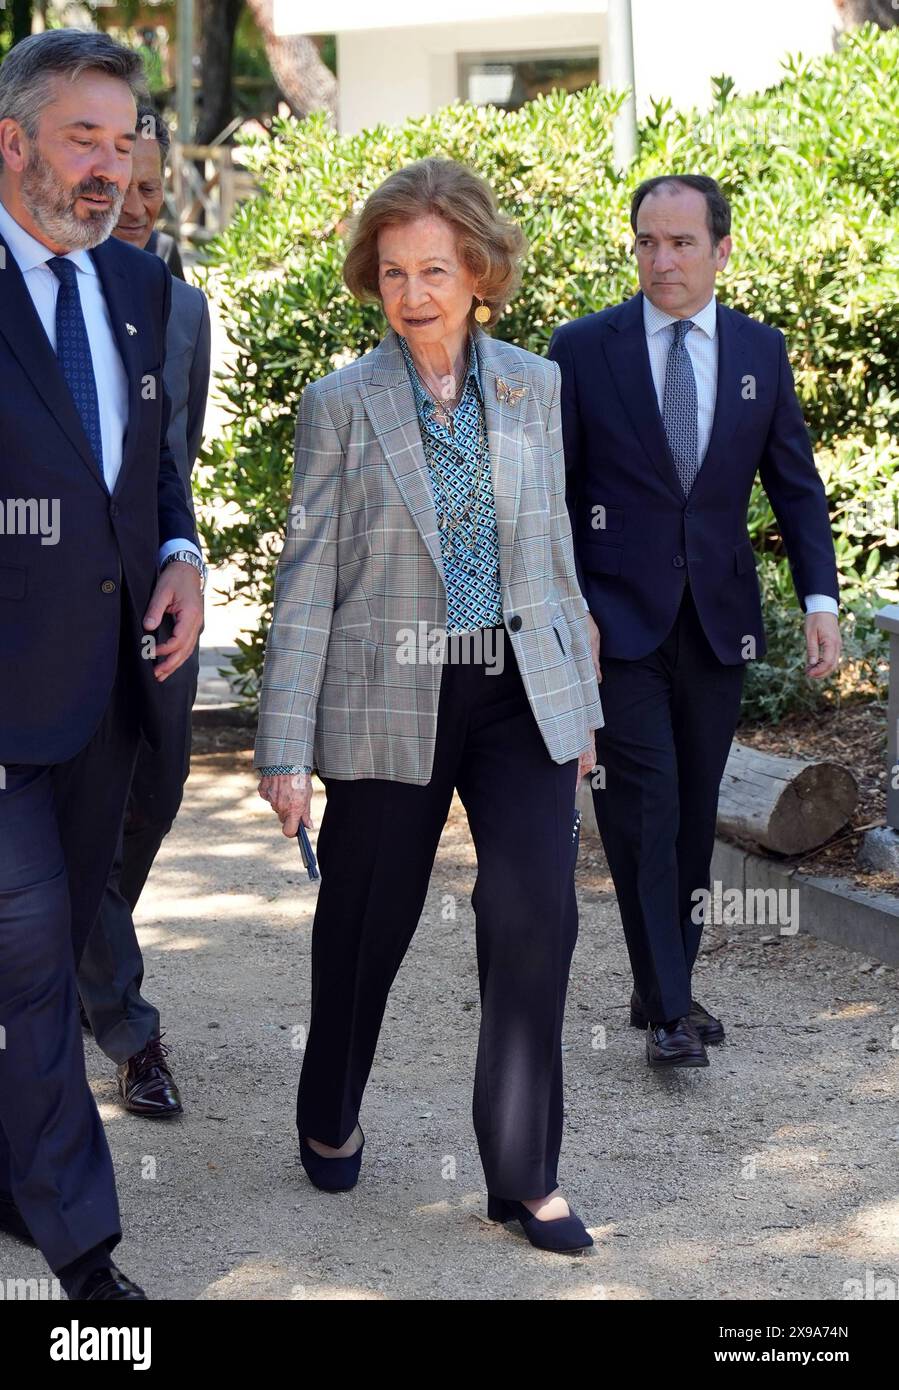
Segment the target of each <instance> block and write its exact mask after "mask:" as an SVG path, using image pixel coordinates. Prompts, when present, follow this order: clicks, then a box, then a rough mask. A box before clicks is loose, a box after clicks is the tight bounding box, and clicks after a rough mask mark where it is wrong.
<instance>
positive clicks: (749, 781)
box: [718, 740, 858, 854]
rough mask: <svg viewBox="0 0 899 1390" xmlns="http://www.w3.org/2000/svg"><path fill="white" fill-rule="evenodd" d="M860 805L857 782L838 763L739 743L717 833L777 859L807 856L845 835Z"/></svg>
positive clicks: (720, 801)
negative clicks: (787, 755) (839, 833)
mask: <svg viewBox="0 0 899 1390" xmlns="http://www.w3.org/2000/svg"><path fill="white" fill-rule="evenodd" d="M857 803H858V786H857V785H856V781H855V778H854V777H853V776H852V773H851V772H849V770H848V769H847V768H845V767H841V766H840V764H839V763H830V762H807V761H806V760H805V759H803V758H783V757H781V756H779V754H776V753H763V752H761V751H760V750H759V749H757V748H749V747H747V746H746V744H743V743H737V742H736V740H734V742H733V744H732V745H731V750H730V754H729V756H728V759H727V766H726V767H725V769H724V776H723V777H722V779H721V790H720V792H719V794H718V832H719V834H721V835H724V836H726V837H727V838H728V839H732V840H742V841H748V842H749V843H751V844H754V845H759V846H761V848H763V849H767V850H772V851H773V852H774V853H775V854H804V853H805V852H806V851H807V850H810V849H817V847H818V845H823V844H824V842H825V840H829V839H830V837H831V836H832V835H835V834H836V833H837V831H838V830H841V829H842V828H843V826H844V825H846V823H847V822H848V821H849V819H850V818H851V816H852V813H853V811H854V810H855V807H856V805H857Z"/></svg>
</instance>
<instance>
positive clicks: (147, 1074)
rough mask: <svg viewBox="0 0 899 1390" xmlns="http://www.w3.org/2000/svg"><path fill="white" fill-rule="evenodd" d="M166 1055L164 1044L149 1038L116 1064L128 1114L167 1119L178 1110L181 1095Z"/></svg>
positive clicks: (157, 1039)
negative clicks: (139, 1047) (137, 1049)
mask: <svg viewBox="0 0 899 1390" xmlns="http://www.w3.org/2000/svg"><path fill="white" fill-rule="evenodd" d="M167 1055H168V1048H167V1047H166V1046H165V1044H164V1043H163V1042H162V1041H161V1040H160V1038H159V1037H155V1038H151V1039H150V1041H149V1042H148V1043H147V1045H146V1047H145V1048H144V1050H143V1052H137V1053H135V1055H134V1056H133V1057H129V1058H128V1061H127V1062H123V1063H122V1065H121V1066H120V1067H117V1068H116V1076H117V1078H118V1083H119V1092H120V1094H121V1097H122V1100H123V1101H124V1103H125V1109H126V1110H130V1112H131V1114H132V1115H145V1116H148V1117H149V1118H150V1119H165V1120H169V1119H172V1118H173V1116H175V1115H180V1114H181V1110H182V1106H181V1096H180V1095H179V1094H178V1087H177V1086H176V1085H175V1078H174V1077H173V1076H172V1073H171V1071H170V1070H169V1065H168V1062H167V1061H166V1060H165V1059H166V1056H167Z"/></svg>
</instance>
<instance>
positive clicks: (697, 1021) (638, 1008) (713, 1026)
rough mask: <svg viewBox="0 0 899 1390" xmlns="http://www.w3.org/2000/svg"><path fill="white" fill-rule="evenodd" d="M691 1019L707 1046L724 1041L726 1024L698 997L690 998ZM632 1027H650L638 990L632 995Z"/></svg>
mask: <svg viewBox="0 0 899 1390" xmlns="http://www.w3.org/2000/svg"><path fill="white" fill-rule="evenodd" d="M689 1019H690V1022H691V1023H692V1024H693V1027H694V1028H695V1029H696V1031H697V1033H698V1034H699V1036H700V1037H701V1038H702V1041H703V1042H704V1043H705V1045H706V1047H708V1046H709V1044H711V1043H720V1042H724V1036H725V1034H724V1024H723V1023H722V1022H721V1020H720V1018H715V1016H714V1014H710V1013H709V1011H708V1009H704V1008H703V1006H702V1005H701V1004H700V1002H699V1000H698V999H691V1000H690V1013H689ZM631 1027H632V1028H641V1029H642V1028H648V1027H649V1019H648V1018H647V1017H646V1014H645V1013H644V1012H643V1005H642V1004H641V1003H640V1000H639V999H638V998H637V995H636V991H635V992H634V993H633V994H632V995H631Z"/></svg>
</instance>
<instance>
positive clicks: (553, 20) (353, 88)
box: [274, 0, 835, 131]
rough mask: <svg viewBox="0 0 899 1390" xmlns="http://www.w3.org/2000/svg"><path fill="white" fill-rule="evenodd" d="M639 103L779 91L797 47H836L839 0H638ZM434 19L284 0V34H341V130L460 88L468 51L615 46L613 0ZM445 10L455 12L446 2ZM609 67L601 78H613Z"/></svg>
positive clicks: (464, 11) (496, 6)
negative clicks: (724, 88) (732, 91)
mask: <svg viewBox="0 0 899 1390" xmlns="http://www.w3.org/2000/svg"><path fill="white" fill-rule="evenodd" d="M632 7H633V28H634V66H635V74H636V88H637V105H638V110H639V111H640V113H641V114H644V113H645V112H646V111H647V110H648V109H649V104H650V99H651V98H652V97H656V98H658V97H665V96H667V97H669V98H670V100H671V101H672V103H673V104H674V105H675V106H700V107H702V106H706V105H707V104H708V101H709V97H710V94H711V85H710V83H711V78H712V77H713V76H716V75H718V74H719V73H722V72H726V73H729V74H730V76H732V77H733V78H734V79H735V81H736V83H737V87H738V89H739V90H741V91H752V90H755V89H758V88H762V87H767V86H770V85H771V83H773V82H776V81H777V79H778V76H779V74H780V65H781V60H782V59H783V57H784V56H785V55H786V54H787V53H796V52H802V53H803V54H804V55H805V56H807V57H810V56H814V55H816V54H819V53H826V52H830V51H831V49H832V46H833V31H834V27H835V9H834V7H833V5H832V4H830V3H828V0H752V3H751V4H741V3H739V0H632ZM451 8H452V13H453V16H454V22H453V23H452V24H441V23H437V22H434V19H436V17H437V16H439V14H440V9H439V8H438V7H437V6H432V7H431V8H430V9H425V7H424V5H423V4H422V0H375V3H374V4H373V3H372V0H275V12H274V14H275V27H276V32H279V33H291V32H293V33H296V32H303V33H336V34H337V67H338V79H339V84H340V117H339V119H340V128H341V129H342V130H344V131H355V130H359V129H361V128H362V127H364V126H370V125H376V124H377V123H378V122H386V123H388V124H397V123H399V122H401V121H403V120H405V119H406V117H408V116H420V115H424V114H426V113H427V112H430V111H435V110H437V108H438V107H440V106H444V105H445V104H446V103H447V102H450V101H454V100H456V99H457V98H458V97H459V95H460V90H459V78H458V65H457V54H459V53H480V52H488V53H489V52H496V53H497V54H498V55H501V54H503V53H506V54H508V53H510V52H522V51H535V52H538V53H543V54H546V53H550V52H552V51H553V50H554V49H561V48H588V47H593V48H596V47H598V48H599V49H600V62H601V65H602V61H603V52H604V50H605V46H606V22H607V21H606V11H607V8H608V6H607V0H555V3H554V0H454V3H453V5H452V7H451ZM444 12H446V10H445V7H444ZM363 26H365V27H363ZM603 75H604V74H603V70H602V66H601V76H603Z"/></svg>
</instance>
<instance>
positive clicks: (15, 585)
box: [0, 565, 28, 599]
mask: <svg viewBox="0 0 899 1390" xmlns="http://www.w3.org/2000/svg"><path fill="white" fill-rule="evenodd" d="M27 581H28V571H27V570H26V569H21V568H20V567H19V566H18V565H0V598H15V599H21V598H24V597H25V590H26V588H27V587H28V583H27Z"/></svg>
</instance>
